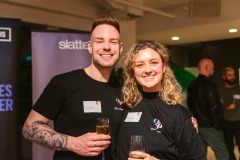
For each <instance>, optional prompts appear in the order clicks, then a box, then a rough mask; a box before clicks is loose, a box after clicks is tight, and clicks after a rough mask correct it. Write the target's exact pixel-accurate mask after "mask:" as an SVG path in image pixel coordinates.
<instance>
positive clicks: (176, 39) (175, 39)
mask: <svg viewBox="0 0 240 160" xmlns="http://www.w3.org/2000/svg"><path fill="white" fill-rule="evenodd" d="M179 39H180V38H179V37H177V36H174V37H172V40H173V41H178V40H179Z"/></svg>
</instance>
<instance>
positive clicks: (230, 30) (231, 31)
mask: <svg viewBox="0 0 240 160" xmlns="http://www.w3.org/2000/svg"><path fill="white" fill-rule="evenodd" d="M228 31H229V32H230V33H235V32H237V31H238V30H237V29H235V28H233V29H229V30H228Z"/></svg>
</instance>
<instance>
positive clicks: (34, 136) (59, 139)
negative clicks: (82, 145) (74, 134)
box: [22, 121, 68, 151]
mask: <svg viewBox="0 0 240 160" xmlns="http://www.w3.org/2000/svg"><path fill="white" fill-rule="evenodd" d="M22 132H23V136H24V137H25V138H26V139H28V140H30V141H33V142H36V143H38V144H40V145H42V146H44V147H47V148H49V149H53V150H59V151H60V150H62V151H63V150H67V148H66V147H67V141H68V136H66V135H63V134H60V133H58V132H56V131H54V130H53V129H52V128H51V127H49V126H48V125H47V124H46V123H44V122H42V121H35V122H33V123H32V124H27V123H25V124H24V127H23V131H22Z"/></svg>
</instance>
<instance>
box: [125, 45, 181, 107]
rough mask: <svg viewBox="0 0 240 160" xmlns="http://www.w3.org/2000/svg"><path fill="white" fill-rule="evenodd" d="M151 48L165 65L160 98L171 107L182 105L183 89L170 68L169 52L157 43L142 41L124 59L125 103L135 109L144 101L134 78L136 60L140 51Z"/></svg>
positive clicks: (140, 89)
mask: <svg viewBox="0 0 240 160" xmlns="http://www.w3.org/2000/svg"><path fill="white" fill-rule="evenodd" d="M146 48H151V49H153V50H154V51H156V52H157V53H159V55H160V57H161V59H162V61H163V63H164V64H165V72H164V73H163V78H162V81H161V83H162V90H161V93H160V96H161V98H162V100H163V101H164V102H166V103H167V104H169V105H175V104H181V103H182V100H183V95H182V88H181V86H180V85H179V83H178V82H177V80H176V78H175V76H174V74H173V71H172V69H171V68H170V66H169V64H168V61H169V56H170V55H169V54H170V53H169V51H168V49H167V48H166V47H165V46H163V45H162V44H160V43H158V42H156V41H142V42H139V43H136V44H134V45H133V46H132V47H131V48H130V50H129V51H128V52H127V53H126V54H125V56H124V57H123V60H124V61H123V62H124V68H123V74H124V84H123V87H122V92H123V101H124V103H125V104H126V105H127V106H128V107H130V108H133V107H134V106H136V105H137V104H138V103H139V102H140V101H141V100H142V87H141V86H140V85H139V84H138V83H137V81H136V78H135V77H134V70H133V66H134V63H135V59H136V57H137V55H138V53H139V51H140V50H143V49H146Z"/></svg>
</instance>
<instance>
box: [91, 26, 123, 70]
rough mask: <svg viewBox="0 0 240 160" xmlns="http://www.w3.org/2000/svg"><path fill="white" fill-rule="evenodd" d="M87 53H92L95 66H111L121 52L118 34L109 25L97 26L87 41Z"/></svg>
mask: <svg viewBox="0 0 240 160" xmlns="http://www.w3.org/2000/svg"><path fill="white" fill-rule="evenodd" d="M88 50H89V53H91V54H92V59H93V64H94V65H95V66H96V67H110V68H111V67H112V66H113V65H114V64H115V63H116V62H117V61H118V59H119V55H120V53H121V52H122V42H121V41H120V34H119V32H118V31H117V29H116V28H114V27H113V26H111V25H107V24H102V25H99V26H97V27H96V28H95V29H94V30H93V32H92V35H91V40H90V41H89V42H88Z"/></svg>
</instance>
